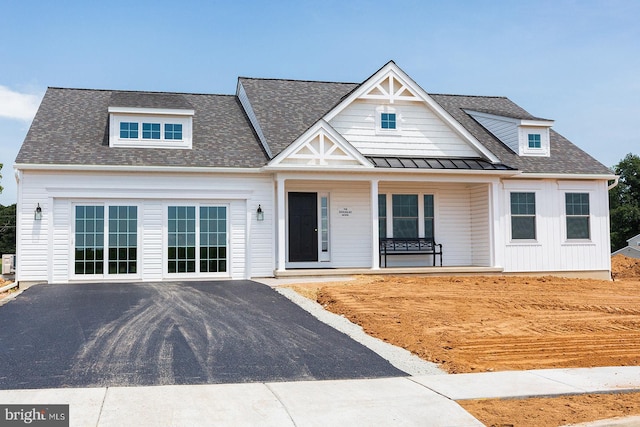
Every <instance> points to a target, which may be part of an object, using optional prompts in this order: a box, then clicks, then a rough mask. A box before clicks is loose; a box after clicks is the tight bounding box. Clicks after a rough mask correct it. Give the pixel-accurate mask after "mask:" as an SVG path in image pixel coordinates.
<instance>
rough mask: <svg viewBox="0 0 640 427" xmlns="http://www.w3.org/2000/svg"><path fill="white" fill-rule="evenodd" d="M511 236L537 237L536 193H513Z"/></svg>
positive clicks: (516, 237) (531, 238)
mask: <svg viewBox="0 0 640 427" xmlns="http://www.w3.org/2000/svg"><path fill="white" fill-rule="evenodd" d="M511 238H512V239H514V240H520V239H528V240H534V239H535V238H536V194H535V193H511Z"/></svg>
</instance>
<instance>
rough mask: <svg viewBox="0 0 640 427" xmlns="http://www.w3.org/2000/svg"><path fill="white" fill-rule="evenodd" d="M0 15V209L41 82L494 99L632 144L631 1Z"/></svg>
mask: <svg viewBox="0 0 640 427" xmlns="http://www.w3.org/2000/svg"><path fill="white" fill-rule="evenodd" d="M1 10H2V13H1V14H0V58H1V60H0V163H3V164H4V168H3V169H2V172H1V173H2V180H1V181H0V185H2V186H3V187H5V189H4V191H3V193H2V194H0V204H4V205H6V204H10V203H14V202H15V201H16V184H15V179H14V176H13V163H14V160H15V157H16V155H17V153H18V150H19V148H20V144H21V143H22V140H23V139H24V137H25V135H26V133H27V130H28V128H29V125H30V121H31V119H32V117H33V114H34V113H35V108H36V106H37V105H38V103H39V100H40V99H41V97H42V95H43V94H44V92H45V90H46V88H47V86H61V87H79V88H98V89H130V90H152V91H179V92H198V93H224V94H231V93H234V91H235V86H236V79H237V77H238V76H248V77H270V78H291V79H307V80H328V81H346V82H361V81H363V80H364V79H366V78H367V77H369V76H370V75H371V74H373V73H374V72H375V71H376V70H377V69H378V68H380V67H381V66H382V65H384V64H385V63H386V62H387V61H389V60H390V59H393V60H394V61H396V63H397V64H398V65H399V66H400V67H401V68H402V69H403V70H404V71H406V72H407V73H408V74H409V75H410V76H411V77H412V78H413V79H414V80H415V81H416V82H418V84H420V85H421V86H422V87H423V89H425V90H426V91H427V92H431V93H454V94H469V95H503V96H508V97H509V98H510V99H512V100H513V101H515V102H516V103H518V104H519V105H521V106H522V107H523V108H525V109H526V110H528V111H529V112H530V113H531V114H533V115H535V116H538V117H544V118H549V119H553V120H555V121H556V122H555V126H554V128H555V129H556V130H557V131H558V132H560V133H561V134H563V135H564V136H565V137H567V138H569V139H570V140H571V141H572V142H574V143H576V144H577V145H578V146H580V147H581V148H582V149H584V150H585V151H587V152H588V153H589V154H591V155H592V156H594V157H595V158H596V159H598V160H599V161H601V162H602V163H604V164H605V165H607V166H613V165H614V164H616V163H617V162H618V161H619V160H621V159H622V158H623V157H624V156H625V155H626V154H627V153H630V152H632V153H634V154H640V137H639V136H638V131H637V125H638V124H639V123H640V25H638V18H639V17H640V1H638V0H625V1H622V0H621V1H616V0H607V1H604V0H603V1H588V0H586V1H563V0H555V1H535V0H529V1H515V0H514V1H480V0H478V1H426V0H422V1H420V0H418V1H391V2H390V1H377V0H373V1H360V0H356V1H348V0H342V1H333V0H325V1H303V0H298V1H278V0H271V1H241V0H237V1H228V2H218V1H189V0H183V1H182V2H175V1H172V2H168V1H163V0H155V1H137V2H136V1H131V0H130V1H117V0H115V1H108V2H90V1H86V0H85V1H65V0H58V1H30V0H4V1H3V2H2V5H1Z"/></svg>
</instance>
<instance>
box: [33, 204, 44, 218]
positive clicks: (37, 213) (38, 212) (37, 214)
mask: <svg viewBox="0 0 640 427" xmlns="http://www.w3.org/2000/svg"><path fill="white" fill-rule="evenodd" d="M33 219H35V220H36V221H40V220H41V219H42V208H41V207H40V203H38V206H37V207H36V211H35V213H34V214H33Z"/></svg>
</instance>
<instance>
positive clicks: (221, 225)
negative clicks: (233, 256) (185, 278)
mask: <svg viewBox="0 0 640 427" xmlns="http://www.w3.org/2000/svg"><path fill="white" fill-rule="evenodd" d="M167 213H168V215H167V221H168V224H167V233H168V236H167V237H168V239H167V272H168V273H223V272H226V271H227V255H228V254H227V207H226V206H199V207H196V206H169V207H168V212H167Z"/></svg>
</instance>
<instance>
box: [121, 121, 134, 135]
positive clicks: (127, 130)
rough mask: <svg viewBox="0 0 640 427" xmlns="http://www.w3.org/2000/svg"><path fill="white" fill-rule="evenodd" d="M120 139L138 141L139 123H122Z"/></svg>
mask: <svg viewBox="0 0 640 427" xmlns="http://www.w3.org/2000/svg"><path fill="white" fill-rule="evenodd" d="M120 138H122V139H129V138H130V139H138V123H137V122H120Z"/></svg>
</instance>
